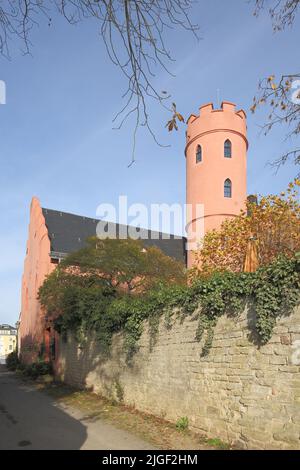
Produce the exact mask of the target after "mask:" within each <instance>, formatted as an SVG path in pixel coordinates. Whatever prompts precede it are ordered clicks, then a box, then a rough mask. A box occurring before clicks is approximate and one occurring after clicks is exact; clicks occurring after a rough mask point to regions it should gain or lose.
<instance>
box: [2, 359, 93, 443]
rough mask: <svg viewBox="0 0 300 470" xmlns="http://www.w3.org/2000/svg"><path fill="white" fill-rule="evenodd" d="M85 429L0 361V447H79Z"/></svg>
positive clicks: (85, 433) (84, 437) (85, 436)
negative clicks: (9, 370)
mask: <svg viewBox="0 0 300 470" xmlns="http://www.w3.org/2000/svg"><path fill="white" fill-rule="evenodd" d="M86 439H87V429H86V426H84V425H83V424H82V423H81V422H80V421H78V420H77V419H74V418H72V416H70V415H69V414H67V413H65V412H64V411H63V410H62V409H61V408H59V406H58V404H57V403H56V402H55V401H54V399H53V398H51V396H48V395H46V394H42V393H40V392H38V391H37V390H35V389H34V388H33V387H32V386H30V385H27V384H26V383H23V382H22V381H21V380H19V379H18V378H17V377H16V376H15V374H13V373H11V372H8V371H7V369H6V367H5V366H2V365H0V449H1V450H4V449H53V450H54V449H55V450H56V449H67V450H69V449H80V448H81V447H82V445H83V444H84V442H85V441H86Z"/></svg>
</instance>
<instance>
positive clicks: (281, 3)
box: [251, 0, 300, 175]
mask: <svg viewBox="0 0 300 470" xmlns="http://www.w3.org/2000/svg"><path fill="white" fill-rule="evenodd" d="M254 1H255V12H254V14H255V15H256V16H257V15H259V13H260V12H261V10H262V9H264V8H265V7H267V6H268V12H269V14H270V16H271V18H272V22H273V30H274V31H275V32H277V31H281V30H283V29H285V28H286V27H287V26H292V25H293V23H294V21H295V18H296V14H297V13H298V12H299V8H300V0H272V1H271V5H270V1H267V0H254ZM261 104H266V105H267V106H269V108H270V114H269V116H268V119H267V122H266V123H265V124H264V126H263V130H264V133H265V134H267V133H268V132H269V131H271V130H272V129H273V127H274V126H275V125H277V124H283V125H286V126H287V127H288V129H289V130H288V132H287V135H286V139H288V138H290V137H294V138H295V137H296V138H299V134H300V73H298V72H296V73H293V74H287V75H282V76H281V77H280V78H279V79H278V80H276V78H275V76H274V75H270V76H269V77H267V78H265V79H263V80H261V81H260V83H259V91H258V94H257V96H255V97H254V99H253V105H252V107H251V111H252V112H255V110H256V109H257V107H258V106H259V105H261ZM288 160H289V161H290V160H292V161H293V163H294V164H295V165H300V149H299V148H295V149H293V150H290V151H289V152H287V153H285V154H284V155H282V156H280V157H278V158H277V159H276V160H275V161H274V162H272V163H271V166H273V167H275V168H276V169H277V170H278V169H279V168H280V167H281V166H282V165H284V164H285V163H286V162H287V161H288ZM299 175H300V173H299Z"/></svg>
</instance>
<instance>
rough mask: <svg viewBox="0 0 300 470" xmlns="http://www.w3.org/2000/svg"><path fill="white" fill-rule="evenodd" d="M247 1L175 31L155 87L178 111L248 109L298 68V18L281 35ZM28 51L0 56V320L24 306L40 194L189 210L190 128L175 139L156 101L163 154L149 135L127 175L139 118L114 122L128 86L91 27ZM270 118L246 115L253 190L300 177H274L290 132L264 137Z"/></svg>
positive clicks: (73, 29)
mask: <svg viewBox="0 0 300 470" xmlns="http://www.w3.org/2000/svg"><path fill="white" fill-rule="evenodd" d="M252 9H253V8H252V5H251V3H250V4H249V2H248V1H240V0H227V1H226V2H224V1H221V0H210V2H204V1H200V4H199V5H198V6H195V8H194V11H193V14H192V18H193V21H194V22H197V23H198V24H199V26H200V35H201V37H202V39H201V40H200V41H199V42H197V41H196V40H195V39H194V38H193V37H192V36H191V35H189V34H187V33H185V32H180V34H179V31H170V32H168V34H167V36H166V41H167V43H168V44H169V47H170V49H172V50H173V56H174V58H175V59H176V62H174V63H172V64H171V66H170V69H171V71H172V72H173V73H175V75H176V77H175V78H172V77H170V76H168V75H167V74H166V73H164V72H162V71H158V73H157V76H156V78H155V83H156V84H157V86H158V89H161V90H164V89H166V90H168V91H169V92H170V93H171V94H172V97H173V98H174V100H175V101H176V103H177V106H178V109H179V110H180V112H181V113H182V114H184V115H185V116H188V115H189V114H191V113H196V112H197V110H198V107H199V106H200V105H201V104H203V103H206V102H209V101H214V102H215V104H216V102H217V89H220V97H221V100H222V99H224V100H229V101H233V102H236V103H237V104H238V106H239V107H241V108H244V109H245V110H246V112H247V111H249V108H250V106H251V102H252V98H253V96H254V94H255V93H256V89H257V84H258V81H259V78H261V77H265V76H268V75H269V74H278V75H279V74H281V73H284V72H295V70H296V71H297V70H298V68H297V67H298V66H299V50H298V48H297V44H299V42H300V28H299V20H298V21H297V23H296V24H295V26H294V28H293V29H292V30H287V31H285V32H284V33H280V34H273V32H272V28H271V21H270V18H269V17H268V16H267V15H265V14H264V15H261V16H260V17H259V18H258V19H256V18H254V17H253V15H252ZM31 40H32V49H31V52H32V55H31V56H29V55H27V56H23V55H22V54H21V53H20V52H19V50H18V48H12V51H11V55H12V58H11V60H10V61H8V60H7V59H5V58H3V57H1V58H0V79H1V80H4V81H5V82H6V86H7V104H6V105H4V106H0V158H1V172H0V192H1V199H0V204H1V225H0V241H1V247H2V253H1V265H0V298H1V302H0V323H4V322H5V323H7V322H8V323H14V322H15V321H16V320H17V318H18V315H19V310H20V286H21V275H22V269H23V261H24V256H25V246H26V239H27V230H28V221H29V205H30V200H31V198H32V196H33V195H35V196H38V197H39V198H40V201H41V204H42V206H44V207H49V208H53V209H58V210H63V211H68V212H73V213H77V214H82V215H87V216H92V217H94V216H95V214H96V209H97V206H98V205H99V204H100V203H102V202H108V203H113V204H116V203H117V200H118V196H119V195H121V194H125V195H127V196H128V201H129V203H135V202H141V203H144V204H146V205H150V204H151V203H170V204H171V203H184V201H185V159H184V154H183V152H184V143H185V138H184V128H183V127H182V128H181V131H180V132H178V133H177V134H176V133H172V134H168V132H167V131H166V129H165V128H164V124H165V122H166V121H167V119H168V115H167V114H166V113H165V112H163V111H162V110H161V108H159V107H158V106H157V105H156V104H155V103H152V104H151V103H150V104H149V111H150V113H151V119H152V123H153V127H154V129H155V131H156V134H157V136H158V138H159V139H160V141H161V142H163V143H165V144H170V147H168V148H161V147H158V146H157V145H156V144H155V143H154V142H153V140H152V139H151V137H149V135H148V134H147V133H146V132H145V131H144V130H143V129H142V130H141V131H140V132H139V135H138V141H137V150H136V158H137V163H136V164H135V165H133V166H132V167H131V168H130V169H128V168H127V165H128V163H129V161H130V158H131V150H132V130H133V122H132V121H129V122H128V123H127V125H126V126H125V127H124V128H123V129H122V130H120V131H117V130H113V129H112V127H113V126H112V119H113V117H114V115H115V113H116V112H118V110H119V109H120V107H121V105H122V102H121V95H122V93H123V92H124V90H125V89H126V82H125V81H124V79H123V77H122V76H121V74H120V73H119V71H118V69H117V68H116V67H115V66H114V65H113V64H111V63H110V62H109V60H108V59H107V56H106V53H105V50H104V47H103V45H102V43H101V40H100V38H99V35H98V32H97V28H96V25H95V24H94V23H93V22H86V23H84V24H78V25H77V26H70V25H68V24H67V23H66V22H65V21H64V20H63V19H62V18H59V17H57V18H54V20H53V24H52V26H51V27H50V28H49V27H48V26H47V23H46V22H44V23H42V24H41V25H40V26H39V27H37V28H36V29H35V30H34V32H33V34H32V36H31ZM264 117H265V111H263V110H262V111H260V112H259V113H257V114H255V115H252V114H250V113H248V132H249V134H248V137H249V142H250V148H249V152H248V193H254V192H258V193H262V194H266V193H270V192H271V193H278V192H280V191H281V190H283V189H285V188H286V186H287V184H288V183H289V181H291V179H292V178H293V176H294V175H295V168H294V167H293V166H292V165H286V166H285V167H284V168H282V169H281V170H280V171H279V173H278V174H277V175H274V170H272V169H271V168H270V167H269V166H267V165H266V164H267V162H268V161H270V160H272V159H274V158H276V157H277V156H278V155H280V154H281V153H282V152H283V151H284V150H285V149H288V148H289V147H291V146H292V143H291V142H290V141H289V142H284V141H283V139H284V129H281V128H278V129H276V130H274V131H273V132H272V133H271V134H270V135H268V136H267V137H265V136H264V135H260V125H261V124H262V123H263V120H264Z"/></svg>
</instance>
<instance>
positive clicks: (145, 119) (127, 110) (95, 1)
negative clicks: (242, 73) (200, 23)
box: [0, 0, 198, 162]
mask: <svg viewBox="0 0 300 470" xmlns="http://www.w3.org/2000/svg"><path fill="white" fill-rule="evenodd" d="M194 1H195V0H0V53H2V54H4V55H7V56H8V55H9V43H10V41H11V40H12V37H13V36H16V37H17V39H18V40H20V41H21V44H22V47H23V48H24V51H25V52H27V53H28V52H29V51H30V32H31V29H32V28H33V27H34V26H35V25H36V24H37V22H38V21H39V19H40V16H41V15H43V16H45V17H46V18H47V20H48V21H49V23H50V22H51V20H52V18H51V12H53V8H54V9H55V10H56V11H58V12H59V13H60V14H61V15H62V16H64V18H65V19H66V20H67V22H68V23H70V24H75V23H78V22H80V21H82V20H85V19H88V18H93V19H95V20H97V21H98V22H99V30H100V34H101V36H102V39H103V41H104V44H105V47H106V51H107V53H108V56H109V58H110V60H111V61H112V62H113V63H114V64H115V65H116V66H117V67H118V68H119V69H120V70H121V72H122V73H123V75H124V77H125V78H126V80H127V88H126V90H125V92H124V94H123V99H124V106H123V107H122V109H121V110H120V111H119V112H118V113H117V115H116V116H115V118H114V122H115V123H116V127H117V128H121V127H122V125H123V124H124V122H125V121H126V120H127V119H128V118H129V117H131V116H132V115H134V116H135V127H134V148H135V137H136V133H137V130H138V128H139V127H140V126H145V127H146V128H147V129H148V131H149V132H150V134H151V135H152V137H153V139H154V140H155V141H156V142H157V139H156V136H155V134H154V132H153V130H152V128H151V125H150V120H149V114H148V102H149V99H150V100H151V99H152V100H156V101H157V102H158V103H159V104H160V105H162V106H166V107H167V109H169V108H168V106H167V102H168V99H169V98H170V96H169V94H168V93H165V92H161V91H160V90H159V89H157V87H156V86H155V85H154V80H153V78H154V77H155V72H156V71H157V70H158V69H159V68H160V69H163V70H165V71H168V64H169V63H170V62H172V60H173V59H172V56H171V54H170V51H169V49H168V47H167V45H166V43H165V39H164V38H165V31H166V29H170V28H176V29H177V28H178V27H180V28H181V29H184V30H187V31H189V32H192V33H193V34H194V35H195V36H197V29H198V27H197V26H196V25H194V24H193V23H192V22H191V20H190V18H189V14H190V11H191V7H192V4H193V3H194ZM165 103H166V104H165ZM157 143H158V144H159V142H157ZM133 161H134V152H133V160H132V162H133Z"/></svg>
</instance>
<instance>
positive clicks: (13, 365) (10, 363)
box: [6, 351, 20, 370]
mask: <svg viewBox="0 0 300 470" xmlns="http://www.w3.org/2000/svg"><path fill="white" fill-rule="evenodd" d="M19 363H20V361H19V358H18V354H17V352H16V351H13V352H11V353H10V354H9V355H8V356H7V358H6V367H7V368H8V370H16V369H17V367H18V365H19Z"/></svg>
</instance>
